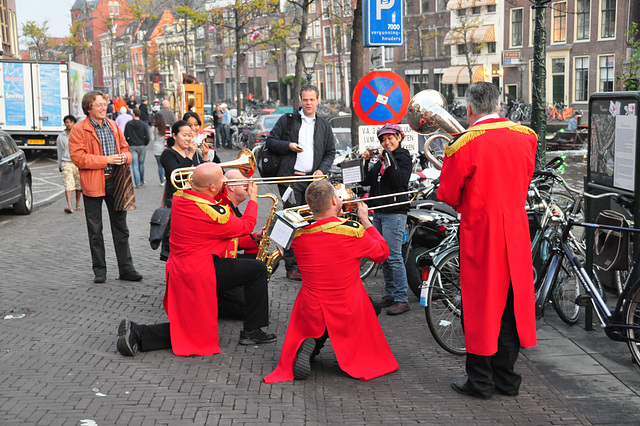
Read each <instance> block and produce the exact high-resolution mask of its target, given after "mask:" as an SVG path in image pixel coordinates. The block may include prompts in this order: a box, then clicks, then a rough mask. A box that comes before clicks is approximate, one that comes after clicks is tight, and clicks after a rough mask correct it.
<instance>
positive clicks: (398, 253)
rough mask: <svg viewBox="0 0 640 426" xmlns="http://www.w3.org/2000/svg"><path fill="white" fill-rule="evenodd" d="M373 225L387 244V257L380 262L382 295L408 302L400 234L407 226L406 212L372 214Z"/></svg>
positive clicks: (397, 300) (401, 234) (396, 300)
mask: <svg viewBox="0 0 640 426" xmlns="http://www.w3.org/2000/svg"><path fill="white" fill-rule="evenodd" d="M373 226H375V227H376V229H377V230H378V232H380V234H382V237H383V238H384V239H385V241H386V242H387V244H389V258H388V259H387V260H386V261H384V262H383V263H382V274H383V275H384V295H385V296H392V297H393V300H394V302H408V301H409V298H408V297H407V288H408V287H409V284H408V282H407V270H406V268H405V266H404V260H403V259H402V236H403V235H404V230H405V228H406V226H407V215H406V214H395V213H378V212H376V213H375V214H374V215H373Z"/></svg>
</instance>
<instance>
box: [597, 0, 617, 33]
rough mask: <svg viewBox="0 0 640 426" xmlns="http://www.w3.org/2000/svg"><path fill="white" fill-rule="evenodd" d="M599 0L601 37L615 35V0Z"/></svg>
mask: <svg viewBox="0 0 640 426" xmlns="http://www.w3.org/2000/svg"><path fill="white" fill-rule="evenodd" d="M600 1H601V3H600V4H601V15H600V22H601V30H600V37H601V38H613V37H615V36H616V0H600Z"/></svg>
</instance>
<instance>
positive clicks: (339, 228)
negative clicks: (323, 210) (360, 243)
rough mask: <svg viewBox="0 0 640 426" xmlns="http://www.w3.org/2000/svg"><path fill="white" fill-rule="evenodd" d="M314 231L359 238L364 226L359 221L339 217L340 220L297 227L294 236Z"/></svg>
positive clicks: (362, 233)
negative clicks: (310, 226)
mask: <svg viewBox="0 0 640 426" xmlns="http://www.w3.org/2000/svg"><path fill="white" fill-rule="evenodd" d="M316 232H324V233H326V234H337V235H347V236H350V237H356V238H361V237H362V236H363V235H364V228H363V227H362V225H361V224H360V223H358V222H355V221H353V220H346V219H340V222H328V223H325V224H323V225H320V226H314V227H312V228H302V229H298V230H297V231H296V235H295V236H296V237H299V236H300V235H303V234H313V233H316Z"/></svg>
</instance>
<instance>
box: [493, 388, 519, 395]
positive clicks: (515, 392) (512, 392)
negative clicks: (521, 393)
mask: <svg viewBox="0 0 640 426" xmlns="http://www.w3.org/2000/svg"><path fill="white" fill-rule="evenodd" d="M496 392H498V393H499V394H501V395H506V396H518V389H511V390H504V389H500V388H496Z"/></svg>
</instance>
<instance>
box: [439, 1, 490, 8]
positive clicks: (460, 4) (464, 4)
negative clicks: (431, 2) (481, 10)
mask: <svg viewBox="0 0 640 426" xmlns="http://www.w3.org/2000/svg"><path fill="white" fill-rule="evenodd" d="M495 4H496V0H449V1H448V2H447V9H449V10H458V9H468V8H470V7H477V6H494V5H495Z"/></svg>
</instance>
